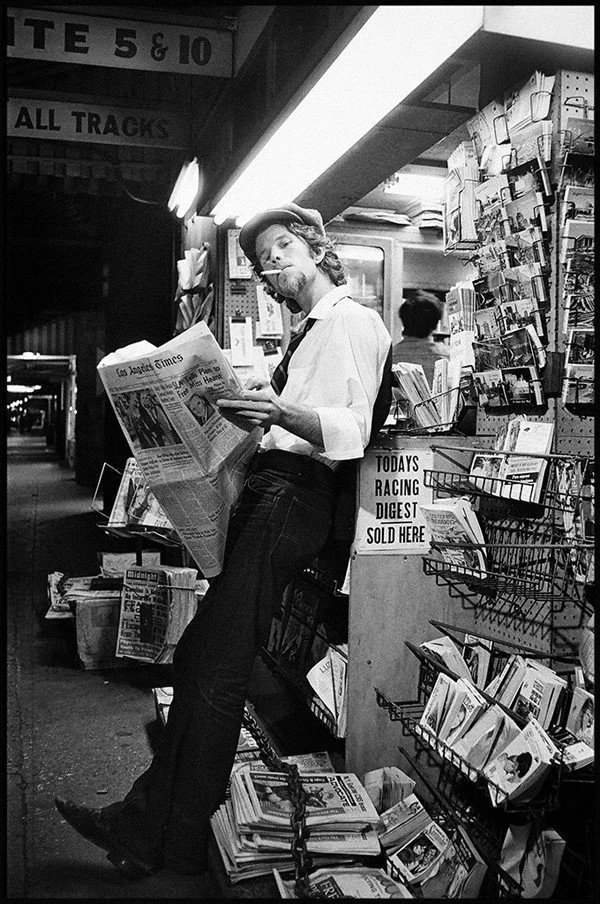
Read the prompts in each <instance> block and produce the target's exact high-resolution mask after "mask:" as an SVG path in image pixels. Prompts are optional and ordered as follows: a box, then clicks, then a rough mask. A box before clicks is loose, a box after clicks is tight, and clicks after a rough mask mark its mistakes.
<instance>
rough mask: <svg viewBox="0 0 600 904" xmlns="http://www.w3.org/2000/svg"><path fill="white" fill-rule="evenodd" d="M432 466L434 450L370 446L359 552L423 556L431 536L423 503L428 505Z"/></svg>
mask: <svg viewBox="0 0 600 904" xmlns="http://www.w3.org/2000/svg"><path fill="white" fill-rule="evenodd" d="M431 468H433V451H432V450H431V449H426V448H423V449H413V448H410V449H370V450H369V451H368V452H367V453H366V455H365V457H364V459H363V461H362V462H361V467H360V490H359V508H358V516H357V520H356V532H355V538H354V549H355V551H356V552H358V553H361V554H363V553H379V554H381V553H403V554H404V555H407V554H411V553H413V554H417V553H418V554H423V553H425V552H427V551H428V550H429V539H430V536H431V534H430V533H429V531H428V530H427V528H426V526H425V521H424V519H423V516H422V515H421V513H420V511H419V506H420V505H423V504H424V503H430V502H431V501H432V498H433V491H432V490H431V488H429V487H426V486H425V485H424V480H423V478H424V471H426V470H431Z"/></svg>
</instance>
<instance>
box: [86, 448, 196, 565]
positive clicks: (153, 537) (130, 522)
mask: <svg viewBox="0 0 600 904" xmlns="http://www.w3.org/2000/svg"><path fill="white" fill-rule="evenodd" d="M110 472H113V473H114V474H116V475H118V478H119V480H120V479H121V477H122V472H121V471H119V470H118V469H117V468H114V467H113V466H112V465H109V464H108V463H107V462H104V463H103V465H102V469H101V471H100V476H99V478H98V483H97V484H96V489H95V492H94V497H93V499H92V506H91V507H92V510H93V511H94V512H96V514H97V515H100V517H101V518H104V519H106V520H105V522H104V523H100V524H98V527H99V528H100V529H101V530H102V531H104V533H105V534H108V535H109V536H112V537H117V538H119V539H122V540H123V539H124V540H134V541H135V543H136V559H137V564H138V565H141V564H142V541H143V540H149V541H151V542H152V543H158V544H160V545H161V546H169V547H174V548H176V549H179V550H181V552H182V555H183V556H184V559H186V561H184V564H186V565H187V564H188V561H187V558H188V554H187V550H186V549H185V547H184V545H183V543H182V542H181V540H180V539H179V535H178V534H177V531H176V530H175V529H174V528H163V527H155V526H150V525H144V524H136V521H135V517H133V516H132V515H131V513H130V512H128V513H127V524H118V525H115V524H110V515H107V514H106V513H105V512H104V511H103V510H102V508H101V507H100V505H99V502H98V497H99V495H100V493H101V491H102V490H103V489H104V484H105V481H106V480H107V475H108V474H109V473H110Z"/></svg>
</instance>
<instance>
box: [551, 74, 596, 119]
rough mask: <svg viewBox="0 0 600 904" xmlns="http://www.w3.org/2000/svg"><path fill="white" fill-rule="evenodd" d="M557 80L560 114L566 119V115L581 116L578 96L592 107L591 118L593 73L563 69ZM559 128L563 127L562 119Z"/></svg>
mask: <svg viewBox="0 0 600 904" xmlns="http://www.w3.org/2000/svg"><path fill="white" fill-rule="evenodd" d="M557 80H558V81H559V85H558V91H557V93H558V96H559V97H560V108H561V116H562V117H563V118H564V120H566V117H567V116H581V115H583V111H582V109H581V107H580V106H579V104H580V103H581V101H580V100H577V98H580V99H582V100H584V101H585V103H586V104H587V105H588V106H589V107H591V108H592V110H591V111H590V112H591V116H592V118H593V107H594V74H593V73H592V72H570V71H568V70H563V71H562V72H559V73H558V76H557ZM560 128H561V129H563V128H564V121H561V124H560Z"/></svg>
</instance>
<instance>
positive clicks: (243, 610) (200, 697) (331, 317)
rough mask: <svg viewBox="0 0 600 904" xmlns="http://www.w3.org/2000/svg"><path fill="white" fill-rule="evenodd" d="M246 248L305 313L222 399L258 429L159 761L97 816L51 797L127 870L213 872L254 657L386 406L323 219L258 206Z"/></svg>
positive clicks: (385, 360)
mask: <svg viewBox="0 0 600 904" xmlns="http://www.w3.org/2000/svg"><path fill="white" fill-rule="evenodd" d="M240 244H241V246H242V249H243V251H244V252H245V254H246V255H247V256H248V258H249V259H250V260H251V262H252V265H253V267H254V271H255V273H256V274H257V275H258V276H259V277H260V278H261V279H262V281H263V283H264V285H265V286H266V288H267V291H268V292H269V294H271V295H273V297H274V298H275V300H276V301H277V302H279V303H280V304H281V303H285V304H286V305H287V307H288V308H289V309H290V310H291V311H292V312H294V313H297V312H300V311H303V312H304V313H305V314H306V318H305V319H304V321H303V324H302V325H301V332H299V335H297V336H296V337H294V340H292V343H290V347H289V348H288V351H287V353H286V356H285V357H284V360H283V361H282V362H281V365H280V367H279V368H278V370H277V371H276V372H275V373H274V375H273V383H274V386H273V385H272V386H256V385H255V386H253V387H252V388H248V389H247V390H246V391H244V393H243V394H242V395H243V397H242V398H241V399H239V398H237V399H231V398H229V399H218V400H217V405H218V407H219V409H220V411H221V412H222V414H223V415H224V416H225V417H227V418H228V419H230V420H231V422H232V423H235V424H237V425H240V426H242V425H243V426H244V427H246V428H252V427H255V426H257V427H259V428H262V429H263V430H264V436H263V439H262V443H261V446H260V449H259V450H258V452H257V454H256V455H255V456H254V458H253V459H252V461H251V464H250V468H249V473H248V475H247V477H246V481H245V484H244V488H243V490H242V493H241V496H240V498H239V501H238V503H237V506H236V507H235V510H234V512H233V515H232V517H231V519H230V523H229V530H228V535H227V542H226V547H225V555H224V565H223V569H222V571H221V573H220V574H219V575H218V576H217V577H215V578H214V580H212V582H211V584H210V587H209V589H208V591H207V593H206V596H205V600H204V605H203V606H202V608H201V610H200V611H199V612H198V614H197V615H196V616H195V617H194V619H193V620H192V622H191V623H190V624H189V625H188V627H187V629H186V630H185V632H184V634H183V636H182V638H181V640H180V641H179V643H178V645H177V648H176V651H175V654H174V659H173V669H174V683H173V690H174V694H173V701H172V703H171V707H170V710H169V719H168V722H167V725H166V727H165V731H164V737H163V739H162V742H161V746H160V748H159V750H158V752H157V754H156V755H155V757H154V759H153V761H152V763H151V765H150V767H149V768H148V769H147V770H146V772H144V773H143V774H142V775H141V776H140V777H139V778H138V779H137V781H136V782H135V783H134V785H133V787H132V788H131V790H130V792H129V793H128V794H127V795H126V797H125V799H124V800H123V801H119V802H117V803H115V804H111V805H110V806H107V807H105V808H103V809H101V810H95V809H92V808H91V807H86V806H81V805H78V804H75V803H72V802H70V801H65V800H62V799H57V807H58V809H59V810H60V812H61V813H62V815H63V816H64V817H65V819H66V820H67V821H68V822H69V823H70V824H71V825H72V826H73V827H74V828H75V829H76V830H77V831H78V832H79V833H80V834H82V835H83V836H84V837H86V838H88V839H89V840H90V841H92V842H93V843H95V844H97V845H98V846H99V847H101V848H104V849H105V850H107V851H108V857H109V859H110V861H111V862H112V863H114V864H115V865H116V866H117V867H118V868H120V869H121V870H122V871H124V872H126V873H128V874H129V875H131V874H134V875H140V874H148V873H152V872H154V871H156V870H157V869H160V868H162V867H167V868H169V869H171V870H174V871H177V872H201V871H203V870H204V869H205V868H206V859H207V842H208V837H209V831H210V823H209V818H210V815H211V814H212V813H213V812H214V811H215V810H216V809H217V807H218V806H219V805H220V803H221V801H222V800H223V797H224V794H225V789H226V786H227V782H228V779H229V775H230V772H231V767H232V763H233V759H234V755H235V750H236V744H237V740H238V737H239V733H240V724H241V719H242V714H243V710H244V702H245V699H246V689H247V686H248V682H249V679H250V674H251V671H252V666H253V663H254V660H255V657H256V655H257V654H258V652H259V650H260V648H261V645H262V644H264V643H265V642H266V640H267V637H268V633H269V626H270V622H271V618H272V616H273V614H274V612H275V611H276V607H277V606H278V605H279V603H280V601H281V597H282V594H283V591H284V589H285V587H286V585H287V584H288V583H289V582H290V581H291V580H292V579H294V578H295V577H297V576H298V575H299V574H300V573H301V572H302V571H303V569H304V568H306V567H307V566H308V565H309V564H310V563H311V562H312V560H313V559H314V558H315V556H316V555H317V554H318V553H319V552H320V551H321V549H322V548H323V546H324V544H325V542H326V540H327V537H328V534H329V531H330V527H331V525H332V523H333V519H334V507H335V505H336V486H337V480H336V475H335V471H336V469H337V468H338V467H339V465H340V463H342V462H345V461H348V460H355V459H359V458H361V457H362V456H363V454H364V449H365V448H366V446H367V444H368V442H369V439H370V436H371V435H374V434H375V432H376V431H377V430H378V429H379V428H380V427H381V425H382V424H383V422H384V420H385V418H386V417H387V415H388V413H389V407H390V401H391V392H390V389H389V385H390V381H389V380H388V379H387V375H388V371H389V370H390V362H391V339H390V336H389V333H388V332H387V330H386V328H385V326H384V324H383V321H382V320H381V319H380V317H379V316H378V315H377V314H376V313H374V312H373V311H371V310H370V309H368V308H366V307H362V306H361V305H359V304H357V303H356V302H355V301H353V300H352V299H351V298H350V297H349V296H348V292H347V288H346V277H345V275H344V271H343V269H342V265H341V263H340V261H339V259H338V257H337V255H336V254H335V252H334V251H333V246H332V244H331V242H330V240H329V239H328V237H327V235H326V233H325V230H324V228H323V221H322V218H321V216H320V214H319V213H318V212H317V211H315V210H305V209H303V208H301V207H298V206H297V205H296V204H289V205H282V207H281V208H279V209H277V210H268V211H265V212H263V213H260V214H257V215H256V216H255V217H254V218H253V219H252V220H250V221H249V222H248V223H247V224H246V225H245V226H244V227H243V229H242V231H241V233H240ZM265 271H266V272H265ZM300 340H301V343H300ZM384 377H385V379H384ZM384 387H385V389H384Z"/></svg>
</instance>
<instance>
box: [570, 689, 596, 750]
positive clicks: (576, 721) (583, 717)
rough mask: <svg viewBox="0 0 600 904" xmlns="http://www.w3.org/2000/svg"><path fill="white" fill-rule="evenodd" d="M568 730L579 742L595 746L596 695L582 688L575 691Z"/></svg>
mask: <svg viewBox="0 0 600 904" xmlns="http://www.w3.org/2000/svg"><path fill="white" fill-rule="evenodd" d="M566 728H567V729H568V731H570V732H571V734H572V735H573V736H574V737H576V738H577V740H578V741H584V742H585V743H586V744H589V746H590V747H593V746H594V695H593V694H590V693H589V692H588V691H586V690H584V689H583V688H581V687H576V688H574V689H573V699H572V701H571V706H570V708H569V715H568V716H567V722H566Z"/></svg>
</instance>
